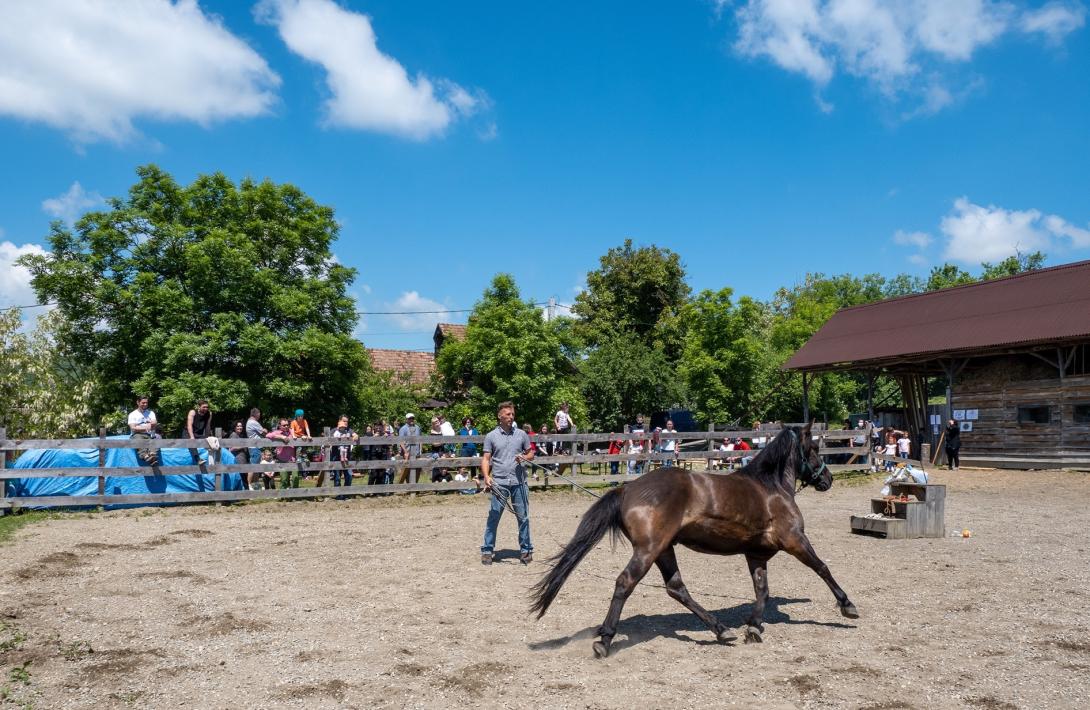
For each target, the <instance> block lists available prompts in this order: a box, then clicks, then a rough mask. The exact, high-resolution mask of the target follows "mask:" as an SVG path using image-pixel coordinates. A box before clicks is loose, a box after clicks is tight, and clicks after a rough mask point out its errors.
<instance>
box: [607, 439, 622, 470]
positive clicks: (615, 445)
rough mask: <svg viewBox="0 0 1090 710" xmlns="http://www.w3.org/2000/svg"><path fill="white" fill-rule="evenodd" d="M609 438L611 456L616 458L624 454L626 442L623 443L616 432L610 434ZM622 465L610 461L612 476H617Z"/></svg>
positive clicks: (618, 462)
mask: <svg viewBox="0 0 1090 710" xmlns="http://www.w3.org/2000/svg"><path fill="white" fill-rule="evenodd" d="M609 437H610V438H609V452H608V453H609V455H610V456H616V455H617V454H620V453H622V448H623V446H624V442H622V441H621V440H620V439H618V438H617V434H616V432H612V433H610V435H609ZM620 464H621V462H620V461H610V462H609V473H610V475H611V476H616V475H617V471H618V469H619V468H620Z"/></svg>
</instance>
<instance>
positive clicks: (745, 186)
mask: <svg viewBox="0 0 1090 710" xmlns="http://www.w3.org/2000/svg"><path fill="white" fill-rule="evenodd" d="M891 5H892V4H890V3H880V2H877V0H820V1H819V0H797V1H795V2H786V1H783V0H780V1H777V0H764V1H761V0H746V1H743V0H739V1H736V2H723V3H716V2H711V1H709V0H691V1H690V0H679V1H678V2H673V3H632V2H625V3H620V2H596V3H534V4H531V3H512V2H500V1H495V2H476V3H471V4H464V3H445V2H443V3H441V2H412V1H411V0H400V1H396V2H395V1H392V0H391V1H380V2H363V1H355V0H353V1H349V0H340V2H339V3H333V2H332V1H331V0H264V1H263V2H259V3H257V4H253V3H235V2H212V1H210V0H209V1H205V2H201V3H199V4H198V3H195V2H191V1H189V2H185V1H183V2H178V3H170V2H167V1H166V0H147V1H145V2H137V1H136V0H132V2H122V3H119V2H105V0H102V1H101V2H99V0H92V1H90V2H88V3H86V4H85V5H83V6H81V7H79V9H76V8H75V6H72V5H71V4H69V3H65V2H63V1H62V0H41V1H40V2H36V3H24V4H22V6H17V7H16V8H15V9H13V10H11V11H10V12H8V13H7V14H8V15H9V17H7V18H6V20H7V21H6V22H5V26H4V27H0V145H2V147H3V156H4V163H5V170H4V182H3V188H4V189H3V190H2V191H0V230H3V231H2V234H0V307H3V306H7V305H13V304H19V305H21V304H23V303H26V302H30V301H27V299H28V298H30V299H31V301H32V300H33V297H32V295H31V294H30V292H29V290H28V289H27V286H26V283H25V274H23V273H21V272H20V271H19V270H18V269H17V268H14V267H13V266H12V265H11V262H12V260H13V259H14V258H15V256H17V255H18V254H20V253H25V252H27V251H31V250H35V249H40V248H42V247H43V246H45V241H44V237H45V235H46V234H47V232H48V225H49V222H50V220H51V219H54V218H58V217H60V218H68V219H70V218H72V217H73V216H74V215H76V214H78V213H79V211H80V210H83V209H87V208H93V207H96V206H98V205H99V204H101V199H102V198H103V197H109V196H114V195H123V194H124V192H125V190H126V189H127V188H128V186H129V185H131V183H132V182H133V181H134V173H133V169H134V168H135V167H136V166H137V165H140V164H143V163H148V162H155V163H158V164H159V165H161V166H162V167H164V168H165V169H167V170H168V171H170V172H171V173H173V174H174V175H175V177H176V178H177V179H179V180H181V181H185V182H188V181H190V180H192V179H193V178H194V177H195V176H196V175H197V174H199V173H204V172H212V171H217V170H219V171H223V172H225V173H226V174H228V175H229V176H231V177H232V178H235V179H238V178H242V177H244V176H252V177H255V178H259V179H260V178H266V177H267V178H271V179H272V180H275V181H278V182H291V183H293V184H295V185H297V186H299V187H300V188H302V189H303V190H305V191H306V192H307V193H308V194H310V195H311V196H313V197H314V198H316V199H317V200H319V201H320V202H322V203H324V204H328V205H330V206H332V207H334V208H335V209H336V212H337V216H338V218H339V220H340V221H341V223H342V233H341V238H340V241H339V242H338V243H337V246H336V252H337V256H338V258H339V259H340V260H341V261H342V262H343V263H345V264H348V265H350V266H354V267H356V268H357V269H358V270H359V277H358V280H357V283H356V286H355V289H354V294H355V295H356V297H357V299H358V302H359V308H360V309H361V310H362V311H417V310H436V309H441V308H450V309H464V308H470V307H471V306H472V305H473V303H474V301H475V300H477V298H478V297H479V296H480V294H481V291H482V290H483V289H484V288H485V286H486V285H487V284H488V282H489V280H490V279H491V277H492V276H493V274H495V273H496V272H499V271H506V272H510V273H512V274H514V276H515V278H516V280H517V282H518V283H519V285H520V287H521V288H522V292H523V295H524V296H526V297H529V298H534V299H535V300H542V301H544V300H546V299H548V298H549V297H550V296H555V297H556V298H558V299H559V300H560V301H561V302H562V303H570V302H571V301H572V299H573V298H574V295H575V293H576V291H577V290H578V289H579V288H580V286H581V285H582V283H583V279H584V275H585V273H586V272H587V270H589V269H593V268H595V267H596V266H597V260H598V257H599V256H600V255H602V254H603V253H604V252H605V251H606V250H607V249H609V248H610V247H612V246H616V245H619V244H620V243H621V242H622V241H623V240H624V239H625V238H626V237H630V238H632V239H633V240H634V242H635V243H637V244H652V243H654V244H658V245H660V246H665V247H669V248H670V249H673V250H674V251H676V252H678V253H679V254H680V255H681V257H682V259H683V261H684V263H685V265H686V267H687V269H688V273H689V279H690V283H691V285H692V286H693V288H694V290H700V289H705V288H712V289H717V288H721V287H723V286H729V287H731V288H733V289H734V290H735V293H737V294H740V295H741V294H745V295H751V296H755V297H758V298H762V299H763V298H768V297H770V296H771V295H772V293H773V292H774V291H775V289H776V288H778V287H780V286H790V285H792V284H793V283H796V282H797V281H799V280H801V279H802V277H803V276H804V275H805V274H806V273H807V272H813V271H821V272H825V273H843V272H851V273H856V274H863V273H868V272H875V271H877V272H880V273H883V274H887V275H892V274H895V273H898V272H901V271H907V272H909V273H914V274H926V273H927V271H928V270H929V269H930V267H931V266H933V265H935V264H938V263H941V262H943V261H946V260H950V261H955V262H957V263H959V264H961V265H963V266H965V267H969V268H972V269H975V268H977V265H978V264H979V262H980V261H982V260H992V261H994V260H998V259H1001V258H1003V257H1004V256H1006V255H1009V254H1010V253H1013V252H1014V250H1015V249H1021V250H1022V251H1032V250H1034V249H1038V248H1039V249H1042V250H1043V251H1045V252H1046V253H1047V254H1048V256H1049V259H1048V263H1050V264H1056V263H1063V262H1068V261H1075V260H1079V259H1086V258H1090V200H1088V199H1087V198H1088V196H1090V176H1088V171H1087V164H1088V160H1087V159H1088V157H1090V130H1088V127H1090V84H1088V79H1087V77H1088V76H1090V71H1088V70H1090V31H1088V29H1087V27H1086V18H1087V9H1086V7H1085V6H1084V4H1082V3H1081V2H1077V1H1075V0H1059V1H1053V2H1043V3H1042V2H1031V3H1008V2H983V1H982V0H981V1H974V0H966V1H965V2H961V3H949V2H936V1H935V0H906V1H905V2H903V3H898V4H897V5H896V9H895V10H894V9H890V7H891ZM464 318H465V314H464V313H451V314H448V315H443V316H436V315H419V316H378V315H374V316H367V317H365V318H364V320H363V322H362V323H361V326H360V328H359V330H358V335H359V336H360V337H361V338H362V339H363V340H364V342H365V343H366V344H367V345H368V346H370V347H398V348H414V349H426V348H429V347H430V330H431V328H433V327H434V324H435V322H437V320H449V321H455V322H458V321H463V320H464Z"/></svg>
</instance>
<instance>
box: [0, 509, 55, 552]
mask: <svg viewBox="0 0 1090 710" xmlns="http://www.w3.org/2000/svg"><path fill="white" fill-rule="evenodd" d="M53 517H56V516H55V515H54V514H52V513H45V512H41V511H28V512H25V513H23V512H19V513H8V514H7V515H4V516H0V545H2V544H4V543H6V542H9V541H10V540H11V538H12V537H14V536H15V531H17V530H18V529H19V528H21V527H23V526H25V525H30V524H31V523H39V522H41V521H43V520H48V519H50V518H53Z"/></svg>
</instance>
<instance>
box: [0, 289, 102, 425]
mask: <svg viewBox="0 0 1090 710" xmlns="http://www.w3.org/2000/svg"><path fill="white" fill-rule="evenodd" d="M66 327H67V323H66V322H65V320H64V317H63V316H62V315H61V313H60V312H59V311H56V310H54V311H50V312H48V313H46V314H45V315H43V316H41V317H40V318H38V321H37V326H36V327H35V329H34V330H33V331H32V332H30V333H27V332H26V331H25V329H24V328H23V323H22V321H21V319H20V314H19V312H18V311H17V310H9V311H5V312H0V402H3V405H4V408H3V409H2V410H0V426H3V427H6V428H7V430H8V434H9V435H10V436H13V437H19V438H34V437H39V438H46V439H49V438H68V437H77V436H88V435H91V434H94V433H96V432H97V429H98V428H99V427H100V426H104V425H106V424H108V423H111V418H110V417H109V416H106V417H97V416H95V412H94V411H93V410H92V406H91V403H92V396H93V394H94V392H95V389H96V385H97V382H96V381H95V379H94V372H93V371H92V370H91V368H90V367H88V365H87V363H86V362H84V361H81V360H79V359H78V358H76V357H74V356H73V355H72V353H70V352H68V351H66V350H65V349H64V347H63V343H64V342H65V341H66V339H65V338H64V337H63V334H64V331H65V329H66ZM116 419H117V417H116V416H115V417H114V420H116Z"/></svg>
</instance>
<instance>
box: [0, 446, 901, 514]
mask: <svg viewBox="0 0 1090 710" xmlns="http://www.w3.org/2000/svg"><path fill="white" fill-rule="evenodd" d="M777 433H778V430H761V431H728V432H723V431H713V430H709V431H707V432H677V433H673V434H666V433H660V436H659V438H660V441H661V442H666V441H669V440H676V441H677V445H676V447H675V448H676V450H675V451H667V452H659V451H652V450H650V449H651V444H650V441H651V440H652V434H651V433H635V434H602V433H589V434H550V435H538V436H535V437H534V442H535V443H547V442H551V443H558V444H562V445H563V447H564V449H565V450H564V451H563V452H562V453H560V454H558V455H554V456H537V457H535V459H534V461H535V462H536V463H537V464H539V465H541V466H542V468H535V469H534V471H535V472H539V473H540V474H541V477H540V479H539V480H535V481H531V482H530V486H531V487H532V488H548V487H550V486H553V487H555V486H557V485H570V484H569V483H567V482H565V481H564V480H563V478H564V477H569V478H571V479H572V480H574V481H577V482H578V484H579V485H580V486H587V485H601V484H609V483H618V482H624V481H629V480H634V479H635V478H637V476H635V475H629V474H627V471H626V470H625V469H626V467H627V462H629V461H638V462H645V463H644V465H645V467H654V466H664V465H678V466H684V467H688V468H692V467H693V466H694V464H698V463H699V464H701V465H702V466H703V467H709V464H711V463H712V462H725V465H728V466H729V465H731V464H732V463H733V462H734V461H737V460H738V459H739V458H740V457H742V456H745V455H750V456H755V455H756V454H757V451H756V450H754V451H751V452H748V454H747V452H743V451H718V450H717V448H716V446H715V442H716V441H717V440H719V439H721V438H722V437H724V436H729V437H732V438H734V437H739V438H744V439H752V438H754V437H773V436H775V435H776V434H777ZM860 433H861V431H860V430H835V431H822V432H819V433H818V434H819V435H820V441H821V449H820V453H821V454H822V455H823V456H829V455H841V456H843V455H848V456H849V457H850V459H851V462H852V463H849V464H843V465H830V466H829V467H830V468H831V469H832V470H834V471H837V470H849V469H851V470H858V469H860V468H864V467H867V466H869V458H868V457H869V456H871V453H870V446H869V444H870V431H869V430H866V431H865V436H866V443H865V444H864V445H862V446H852V445H851V444H852V439H853V438H855V437H857V436H859V434H860ZM816 435H817V434H816ZM218 438H219V439H220V443H221V446H222V447H223V448H243V447H239V446H237V445H238V444H243V443H244V448H250V449H253V448H273V447H275V448H280V447H282V446H284V445H285V444H284V442H281V441H274V440H270V439H223V438H222V437H218ZM611 439H612V440H621V441H631V440H641V439H642V440H645V441H647V442H648V443H647V445H646V446H645V447H644V449H643V450H642V451H641V452H640V453H621V454H612V455H611V454H608V453H602V451H603V450H607V449H608V444H609V441H610V440H611ZM838 441H840V442H844V443H843V445H841V446H830V445H829V444H831V443H834V442H838ZM469 443H472V444H477V445H478V447H480V446H481V445H482V444H483V443H484V436H483V435H481V436H470V437H466V436H408V437H403V436H394V437H377V436H376V437H360V438H359V440H358V441H356V442H353V443H352V446H353V447H355V446H366V445H371V446H384V447H390V450H391V451H393V452H396V451H397V450H398V446H400V445H402V444H404V445H420V446H422V447H423V446H429V445H436V444H454V445H455V446H456V447H459V448H460V446H461V445H462V444H469ZM290 445H291V446H295V447H298V448H318V447H322V448H326V449H327V448H328V447H332V446H345V445H346V440H345V439H343V438H334V437H330V436H328V435H327V436H322V437H315V438H312V439H294V440H292V442H291V444H290ZM167 448H169V449H181V450H188V449H193V448H200V449H205V450H207V451H208V462H207V463H200V464H193V465H183V466H149V465H141V466H123V467H118V466H113V467H108V466H106V452H107V451H108V450H110V449H136V450H141V449H167ZM32 449H78V450H87V449H97V450H98V466H79V467H64V468H22V469H5V463H6V461H7V460H8V452H19V451H26V450H32ZM353 450H355V449H354V448H353ZM613 462H617V463H618V464H619V466H620V467H621V469H622V471H624V472H619V473H618V474H616V475H612V474H609V473H607V471H608V470H609V469H608V466H609V464H610V463H613ZM917 463H918V462H917ZM479 466H480V458H479V457H476V456H472V457H449V456H445V457H436V456H434V455H431V454H421V455H419V456H418V457H416V458H412V459H401V458H398V459H396V460H395V459H381V460H352V461H329V460H322V461H298V462H292V463H283V462H277V463H276V464H275V465H269V464H260V463H250V464H225V463H221V462H220V461H219V452H218V451H216V450H211V449H208V448H207V445H206V441H205V440H202V439H197V440H194V439H128V438H125V439H119V438H115V439H110V438H107V435H106V432H105V430H103V431H102V432H100V435H99V437H98V438H97V439H8V438H7V433H6V431H5V430H4V429H3V428H0V485H2V486H3V491H2V496H0V514H3V513H4V512H7V511H12V510H17V509H20V508H29V507H75V506H110V505H134V504H137V505H139V504H165V503H211V502H230V501H244V500H264V499H294V498H317V497H328V496H360V495H376V494H380V493H421V492H429V491H466V490H476V488H477V484H476V482H475V481H473V480H468V481H451V482H438V483H431V482H420V481H419V480H417V472H419V471H429V472H430V471H432V470H433V469H436V468H442V469H459V468H477V467H479ZM547 467H555V468H554V470H550V469H549V468H547ZM586 467H591V468H592V470H593V471H594V473H593V474H591V475H588V474H586V473H585V471H584V469H585V468H586ZM376 469H378V470H383V471H385V470H387V469H394V470H395V475H397V472H398V471H401V470H403V469H408V470H409V474H410V482H409V483H393V484H378V485H366V480H365V481H364V482H363V485H355V486H330V485H325V486H322V487H307V488H286V489H284V488H278V489H273V490H256V491H255V490H224V486H223V476H224V475H226V474H237V473H266V474H267V473H271V472H276V473H279V472H281V471H291V472H298V473H299V474H300V475H306V474H311V473H320V472H323V471H326V472H332V471H344V470H349V471H352V472H353V473H366V472H369V471H372V470H376ZM183 474H189V475H192V474H205V475H210V476H212V477H213V488H212V490H209V491H200V492H187V493H143V494H118V495H107V494H106V486H105V482H106V477H107V476H111V477H112V476H141V477H159V476H172V475H183ZM558 474H559V475H558ZM88 477H91V478H95V477H97V478H98V492H97V494H95V495H60V496H33V497H31V496H20V497H13V496H12V495H11V493H12V491H11V490H10V487H11V486H10V481H12V480H15V479H25V478H88ZM429 478H430V476H429ZM572 487H573V489H574V486H572Z"/></svg>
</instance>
